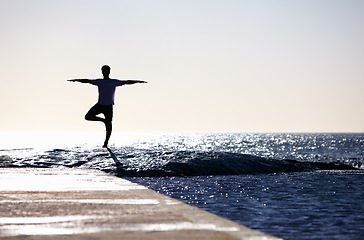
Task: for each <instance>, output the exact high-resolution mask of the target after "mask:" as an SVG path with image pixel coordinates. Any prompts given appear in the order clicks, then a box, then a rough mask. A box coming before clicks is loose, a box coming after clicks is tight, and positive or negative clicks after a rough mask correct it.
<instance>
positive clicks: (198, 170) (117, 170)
mask: <svg viewBox="0 0 364 240" xmlns="http://www.w3.org/2000/svg"><path fill="white" fill-rule="evenodd" d="M0 167H33V168H35V167H53V168H54V167H57V168H59V167H70V168H92V169H99V170H102V171H104V172H108V173H111V174H114V175H116V176H119V177H146V176H200V175H201V176H202V175H239V174H268V173H281V172H311V171H317V170H359V169H358V168H357V167H354V166H353V165H349V164H346V163H343V162H303V161H297V160H289V159H284V160H278V159H269V158H264V157H259V156H254V155H249V154H240V153H229V152H216V151H210V152H202V151H154V150H148V149H133V148H123V149H120V148H119V149H113V150H112V149H110V148H108V149H94V150H85V149H82V148H75V149H53V150H50V151H46V152H44V153H43V154H39V155H34V156H30V157H26V158H15V159H12V158H10V157H9V156H0Z"/></svg>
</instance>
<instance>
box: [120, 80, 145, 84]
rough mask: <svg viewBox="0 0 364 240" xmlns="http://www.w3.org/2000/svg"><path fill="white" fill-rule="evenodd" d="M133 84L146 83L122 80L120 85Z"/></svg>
mask: <svg viewBox="0 0 364 240" xmlns="http://www.w3.org/2000/svg"><path fill="white" fill-rule="evenodd" d="M135 83H147V82H146V81H142V80H122V85H130V84H135Z"/></svg>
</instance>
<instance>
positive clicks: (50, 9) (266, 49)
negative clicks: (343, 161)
mask: <svg viewBox="0 0 364 240" xmlns="http://www.w3.org/2000/svg"><path fill="white" fill-rule="evenodd" d="M0 31H1V38H0V53H1V54H0V66H1V68H0V79H1V80H0V81H1V88H0V102H1V106H0V111H1V117H0V131H104V127H103V125H102V123H95V122H87V121H85V120H84V115H85V114H86V112H87V111H88V110H89V108H90V107H92V106H93V105H94V104H95V103H96V101H97V87H95V86H92V85H88V84H81V83H70V82H67V81H66V80H67V79H72V78H90V79H95V78H100V77H102V75H101V71H100V68H101V66H102V65H104V64H108V65H110V66H111V75H110V76H111V77H112V78H117V79H142V80H145V81H148V82H149V83H148V84H136V85H132V86H123V87H119V88H118V89H117V91H116V96H115V106H114V122H113V123H114V131H118V132H134V131H135V132H187V133H188V132H364V111H363V104H364V91H363V90H364V1H362V0H341V1H338V0H297V1H292V0H285V1H284V0H275V1H273V0H260V1H259V0H250V1H248V0H179V1H177V0H62V1H56V0H54V1H52V0H31V1H30V0H0Z"/></svg>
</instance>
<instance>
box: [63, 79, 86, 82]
mask: <svg viewBox="0 0 364 240" xmlns="http://www.w3.org/2000/svg"><path fill="white" fill-rule="evenodd" d="M67 81H69V82H80V83H91V80H90V79H70V80H67Z"/></svg>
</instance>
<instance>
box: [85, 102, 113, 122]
mask: <svg viewBox="0 0 364 240" xmlns="http://www.w3.org/2000/svg"><path fill="white" fill-rule="evenodd" d="M112 106H113V105H101V104H99V103H96V104H95V105H94V106H93V107H92V108H91V109H90V110H89V111H88V112H87V114H86V116H87V115H91V116H96V115H98V114H100V113H102V114H104V115H105V120H109V121H112V116H113V110H112Z"/></svg>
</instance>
